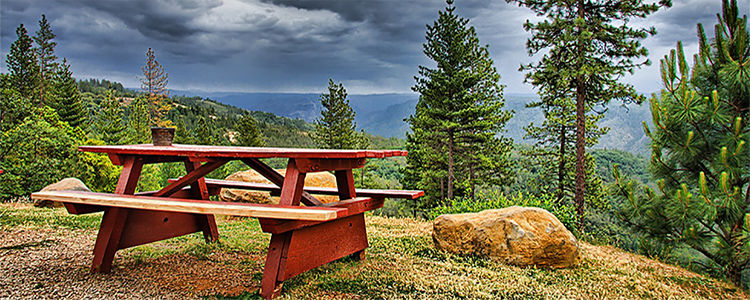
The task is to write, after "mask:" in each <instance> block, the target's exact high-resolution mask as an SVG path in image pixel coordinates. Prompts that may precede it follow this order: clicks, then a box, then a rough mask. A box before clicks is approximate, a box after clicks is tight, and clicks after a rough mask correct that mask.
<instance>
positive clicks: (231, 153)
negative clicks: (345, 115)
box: [78, 144, 407, 159]
mask: <svg viewBox="0 0 750 300" xmlns="http://www.w3.org/2000/svg"><path fill="white" fill-rule="evenodd" d="M78 150H79V151H85V152H98V153H108V154H118V155H156V156H186V157H212V158H222V157H223V158H272V157H280V158H339V159H340V158H385V157H391V156H406V154H407V151H403V150H338V149H306V148H266V147H230V146H203V145H179V144H173V145H171V146H154V145H151V144H141V145H115V146H79V147H78Z"/></svg>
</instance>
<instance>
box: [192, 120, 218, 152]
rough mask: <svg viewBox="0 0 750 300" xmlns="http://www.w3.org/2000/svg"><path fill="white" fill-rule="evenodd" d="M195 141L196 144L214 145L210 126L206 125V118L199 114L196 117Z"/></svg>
mask: <svg viewBox="0 0 750 300" xmlns="http://www.w3.org/2000/svg"><path fill="white" fill-rule="evenodd" d="M195 143H196V144H198V145H215V144H216V139H214V135H213V132H212V131H211V127H209V126H208V122H207V121H206V118H204V117H203V116H200V117H199V118H198V124H197V125H196V128H195Z"/></svg>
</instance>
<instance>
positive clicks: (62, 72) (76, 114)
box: [50, 59, 88, 127]
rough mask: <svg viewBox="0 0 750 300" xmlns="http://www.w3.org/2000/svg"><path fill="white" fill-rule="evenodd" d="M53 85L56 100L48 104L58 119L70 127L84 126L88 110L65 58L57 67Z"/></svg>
mask: <svg viewBox="0 0 750 300" xmlns="http://www.w3.org/2000/svg"><path fill="white" fill-rule="evenodd" d="M53 86H54V87H55V90H54V94H55V95H56V96H55V99H56V100H55V102H54V103H50V104H51V106H52V107H53V108H54V109H55V111H56V112H57V114H58V115H59V116H60V120H62V121H64V122H68V124H70V126H72V127H81V126H84V124H85V123H86V121H87V119H88V111H87V110H86V106H85V104H84V103H83V99H82V98H81V92H80V91H79V90H78V84H77V83H76V79H75V78H73V72H71V71H70V65H69V64H68V61H67V60H66V59H63V61H62V64H61V65H60V66H59V67H58V68H57V74H55V81H54V85H53Z"/></svg>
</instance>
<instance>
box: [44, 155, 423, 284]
mask: <svg viewBox="0 0 750 300" xmlns="http://www.w3.org/2000/svg"><path fill="white" fill-rule="evenodd" d="M79 150H80V151H89V152H100V153H107V154H108V155H109V157H110V159H111V160H112V162H113V163H114V164H116V165H122V166H123V169H122V172H121V174H120V178H119V181H118V184H117V187H116V189H115V193H114V194H109V193H92V192H79V191H54V192H38V193H34V194H32V198H34V199H39V200H52V201H59V202H63V203H64V205H65V207H66V209H67V210H68V212H69V213H71V214H86V213H92V212H100V211H104V216H103V218H102V222H101V225H100V228H99V232H98V235H97V240H96V244H95V245H94V261H93V263H92V265H91V271H92V272H103V273H107V272H109V271H110V270H111V266H112V262H113V259H114V255H115V252H116V251H117V250H119V249H125V248H128V247H133V246H137V245H142V244H147V243H151V242H155V241H159V240H164V239H167V238H172V237H177V236H182V235H185V234H190V233H194V232H203V236H204V238H205V239H206V241H207V242H211V241H216V240H218V238H219V235H218V229H217V227H216V222H215V220H214V215H215V214H223V215H235V216H247V217H254V218H258V220H259V222H260V225H261V228H262V230H263V231H264V232H268V233H271V241H270V243H269V248H268V254H267V256H266V264H265V267H264V270H263V279H262V281H261V295H262V296H263V297H264V298H266V299H272V298H274V297H276V296H278V294H279V293H280V291H281V287H282V286H283V282H284V281H285V280H287V279H289V278H292V277H294V276H296V275H298V274H301V273H303V272H305V271H307V270H310V269H312V268H315V267H317V266H320V265H323V264H326V263H328V262H331V261H334V260H337V259H339V258H342V257H345V256H349V255H353V256H354V258H355V259H361V258H363V257H364V251H365V249H366V248H367V247H368V246H369V244H368V242H367V232H366V228H365V221H364V212H366V211H369V210H373V209H376V208H380V207H382V206H383V202H384V200H385V198H405V199H415V198H417V197H420V196H422V195H423V192H422V191H396V190H368V189H356V188H355V187H354V178H353V174H352V170H353V169H355V168H362V167H364V164H365V161H366V159H367V158H384V157H390V156H404V155H406V152H405V151H399V150H321V149H294V148H250V147H223V146H196V145H171V146H153V145H124V146H81V147H79ZM274 157H280V158H287V159H288V163H287V168H286V176H282V175H281V174H279V173H278V172H276V171H275V170H274V169H272V168H270V167H269V166H268V165H266V164H265V163H263V162H262V161H261V160H260V158H274ZM231 160H241V161H243V162H244V163H245V164H247V165H248V166H249V167H251V168H252V169H254V170H255V171H257V172H258V173H260V174H261V175H263V176H264V177H266V178H267V179H268V180H269V181H271V182H272V183H273V184H258V183H247V182H236V181H227V180H216V179H206V178H204V176H205V175H206V174H208V173H209V172H211V171H213V170H215V169H216V168H218V167H220V166H222V165H223V164H225V163H227V162H229V161H231ZM162 162H184V164H185V168H186V171H187V174H186V175H185V176H183V177H180V178H177V179H174V180H170V181H169V184H168V185H167V186H166V187H164V188H162V189H161V190H159V191H147V192H141V193H138V194H135V190H136V186H137V183H138V179H139V178H140V175H141V171H142V168H143V165H145V164H151V163H162ZM325 171H333V172H334V174H335V176H336V183H337V187H336V188H315V187H305V186H304V179H305V175H306V174H307V173H311V172H325ZM221 188H244V189H254V190H264V191H270V192H271V193H272V194H274V195H278V196H279V197H280V200H279V205H267V204H249V203H234V202H217V201H209V196H210V195H215V194H218V193H219V191H220V189H221ZM313 194H325V195H338V196H339V199H340V201H337V202H332V203H327V204H323V203H321V202H320V201H319V200H318V199H316V198H315V196H313ZM300 204H304V205H305V206H300Z"/></svg>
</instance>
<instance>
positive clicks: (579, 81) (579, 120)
mask: <svg viewBox="0 0 750 300" xmlns="http://www.w3.org/2000/svg"><path fill="white" fill-rule="evenodd" d="M578 17H579V18H581V19H585V17H586V16H585V14H584V7H583V0H578ZM578 35H579V38H578V59H577V67H576V70H577V71H578V72H579V73H578V76H577V77H576V194H575V204H576V212H577V213H578V230H582V229H583V205H584V195H585V193H586V169H585V168H586V160H585V159H586V110H585V105H584V103H585V102H586V84H585V82H584V81H585V76H584V74H583V73H582V71H581V70H582V69H583V55H584V51H583V50H584V41H583V39H582V38H581V37H580V36H581V35H583V28H581V27H580V26H579V27H578Z"/></svg>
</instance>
